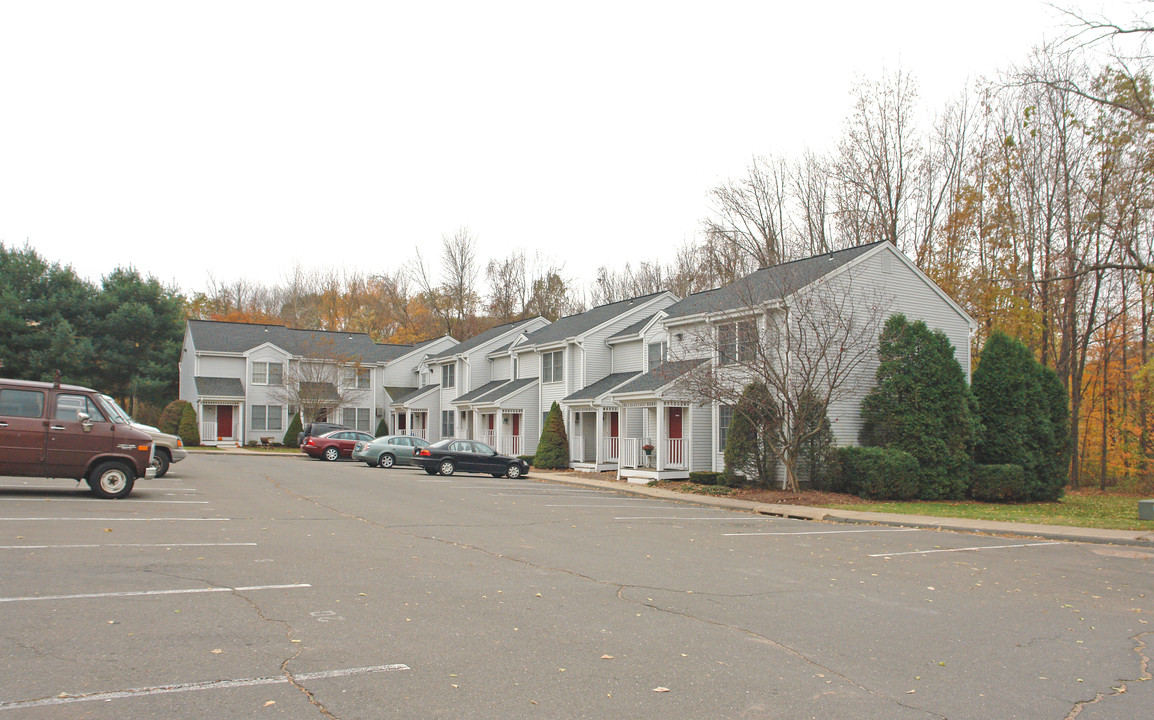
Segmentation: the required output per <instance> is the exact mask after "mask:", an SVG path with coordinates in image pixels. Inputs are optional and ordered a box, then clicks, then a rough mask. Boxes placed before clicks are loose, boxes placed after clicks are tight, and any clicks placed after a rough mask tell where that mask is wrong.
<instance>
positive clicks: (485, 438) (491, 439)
mask: <svg viewBox="0 0 1154 720" xmlns="http://www.w3.org/2000/svg"><path fill="white" fill-rule="evenodd" d="M478 439H479V440H480V441H481V442H483V443H485V444H486V445H488V446H489V447H495V446H496V445H497V435H496V433H493V432H492V431H489V430H486V431H485V432H483V433H481V437H480V438H478Z"/></svg>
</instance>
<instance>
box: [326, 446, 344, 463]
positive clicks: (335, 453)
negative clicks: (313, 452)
mask: <svg viewBox="0 0 1154 720" xmlns="http://www.w3.org/2000/svg"><path fill="white" fill-rule="evenodd" d="M340 456H341V451H340V448H338V447H336V446H332V445H330V446H329V447H327V448H325V451H324V452H323V453H322V454H321V457H322V458H324V459H325V460H328V461H329V462H332V461H333V460H336V459H337V458H339V457H340Z"/></svg>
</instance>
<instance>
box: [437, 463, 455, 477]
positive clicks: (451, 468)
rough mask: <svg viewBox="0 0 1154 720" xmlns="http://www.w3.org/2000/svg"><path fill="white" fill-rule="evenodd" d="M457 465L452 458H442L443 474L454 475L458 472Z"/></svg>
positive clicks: (441, 470)
mask: <svg viewBox="0 0 1154 720" xmlns="http://www.w3.org/2000/svg"><path fill="white" fill-rule="evenodd" d="M456 470H457V466H456V465H454V464H453V461H452V460H442V461H441V468H440V472H441V474H442V475H452V474H453V473H454V472H456Z"/></svg>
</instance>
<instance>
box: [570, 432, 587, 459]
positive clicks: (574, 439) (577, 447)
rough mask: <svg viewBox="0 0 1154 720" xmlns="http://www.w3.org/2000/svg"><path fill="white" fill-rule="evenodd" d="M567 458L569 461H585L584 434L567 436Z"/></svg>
mask: <svg viewBox="0 0 1154 720" xmlns="http://www.w3.org/2000/svg"><path fill="white" fill-rule="evenodd" d="M569 460H570V462H585V436H584V435H570V436H569Z"/></svg>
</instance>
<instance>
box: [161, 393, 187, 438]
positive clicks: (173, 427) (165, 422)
mask: <svg viewBox="0 0 1154 720" xmlns="http://www.w3.org/2000/svg"><path fill="white" fill-rule="evenodd" d="M184 402H185V401H184V400H173V401H172V402H170V403H169V404H167V405H165V406H164V410H163V412H161V413H160V422H158V423H157V424H156V427H157V428H158V429H159V430H160V431H161V432H162V433H168V434H169V435H176V433H177V431H178V430H180V415H181V413H182V412H184Z"/></svg>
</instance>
